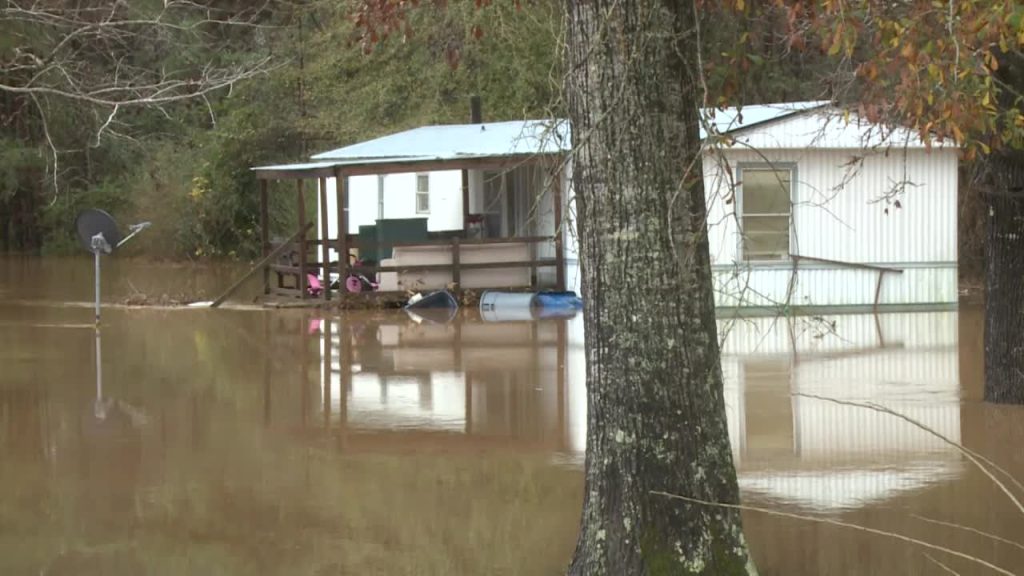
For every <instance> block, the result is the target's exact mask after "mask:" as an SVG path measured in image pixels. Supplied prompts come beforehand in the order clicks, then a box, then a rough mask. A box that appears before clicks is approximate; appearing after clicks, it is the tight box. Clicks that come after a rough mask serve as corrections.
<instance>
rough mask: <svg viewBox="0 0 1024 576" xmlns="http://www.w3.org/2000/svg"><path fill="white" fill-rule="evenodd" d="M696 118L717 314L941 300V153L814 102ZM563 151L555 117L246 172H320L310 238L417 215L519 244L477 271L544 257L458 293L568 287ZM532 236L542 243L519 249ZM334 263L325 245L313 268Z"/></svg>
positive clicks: (408, 250)
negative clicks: (700, 128)
mask: <svg viewBox="0 0 1024 576" xmlns="http://www.w3.org/2000/svg"><path fill="white" fill-rule="evenodd" d="M706 116H708V119H709V122H708V123H707V124H706V128H707V130H708V131H709V132H711V133H712V135H711V136H710V137H709V136H707V135H706V136H705V142H706V143H707V146H706V151H705V153H704V158H703V165H704V182H705V189H706V194H707V204H708V229H709V240H710V248H711V260H712V266H713V269H714V282H715V292H716V303H717V304H718V306H719V307H767V308H777V307H780V306H785V307H817V306H875V307H877V306H884V305H912V304H947V303H953V302H956V299H957V273H956V266H957V264H956V261H957V248H956V222H957V219H956V210H957V152H956V150H955V149H953V148H951V147H942V146H938V145H936V146H931V147H928V146H926V145H925V143H923V142H922V141H921V140H920V139H919V138H918V137H917V136H916V135H914V134H911V133H910V132H908V131H906V130H894V131H885V130H883V129H882V128H881V127H878V126H875V125H872V124H869V123H865V122H861V121H859V119H858V118H857V117H856V116H855V115H850V114H846V113H844V112H842V111H841V110H838V109H836V108H834V107H832V106H830V105H829V104H827V103H821V102H804V103H791V104H776V105H759V106H748V107H744V108H743V109H742V110H739V111H737V110H735V109H729V110H724V111H717V112H716V113H714V114H711V113H708V114H706ZM569 143H570V139H569V135H568V123H567V122H566V121H564V120H539V121H526V122H497V123H485V124H467V125H452V126H426V127H422V128H418V129H415V130H409V131H405V132H400V133H397V134H392V135H390V136H385V137H383V138H377V139H374V140H369V141H366V142H362V143H359V144H355V145H352V146H347V147H345V148H339V149H337V150H332V151H329V152H325V153H322V154H318V155H316V156H314V157H313V160H314V162H313V163H311V164H304V165H291V166H273V167H264V168H260V169H257V170H259V171H261V172H262V173H264V174H266V175H268V176H267V177H276V175H281V174H284V175H286V176H287V175H289V174H292V175H294V174H298V175H299V177H319V182H320V184H319V186H321V187H323V188H324V189H325V191H326V194H321V196H320V197H321V203H324V204H325V206H326V209H322V210H321V211H320V214H321V215H326V218H324V217H323V216H322V217H321V218H320V237H321V238H323V237H326V236H328V234H326V231H325V230H324V226H325V224H326V226H327V228H328V229H329V230H338V223H339V218H342V217H344V219H345V220H346V222H345V223H344V225H343V226H344V228H345V231H346V233H347V235H355V234H359V229H360V226H365V225H369V224H373V223H374V222H378V221H384V220H388V219H396V218H397V219H414V218H423V219H425V229H426V233H429V234H432V235H444V233H448V234H447V235H448V236H458V237H463V238H476V239H481V238H482V239H519V240H523V242H520V243H518V244H515V245H513V244H509V243H505V244H502V245H501V246H499V247H487V248H484V247H477V248H476V250H477V251H478V253H476V255H475V256H470V258H471V259H473V258H475V259H476V260H475V261H476V262H484V261H487V260H488V259H491V263H492V264H493V263H494V261H493V259H495V258H497V259H498V260H497V262H502V261H535V262H536V261H538V259H541V260H544V261H548V260H550V261H552V262H554V261H556V260H557V261H558V264H557V267H554V269H552V267H551V266H547V267H545V268H544V269H543V270H540V269H538V270H537V271H536V273H535V274H534V276H533V278H532V279H528V278H527V275H526V274H525V272H519V273H515V272H513V271H511V269H509V270H500V271H498V272H493V273H492V272H484V271H482V270H477V271H476V272H475V273H476V276H474V277H473V280H472V281H471V282H468V283H467V282H466V280H465V278H463V279H462V280H463V281H462V283H461V285H463V286H464V287H499V286H506V285H524V284H527V283H530V284H531V285H559V286H564V287H565V288H567V289H570V290H576V291H578V290H579V273H578V267H577V251H576V242H575V233H574V222H573V210H572V191H571V189H570V182H571V178H570V174H571V161H570V157H569V154H568V153H569V151H570V145H569ZM537 158H540V159H541V160H542V161H540V162H538V161H535V160H532V159H537ZM447 168H451V169H447ZM375 171H376V172H379V175H378V174H377V173H375ZM303 175H305V176H303ZM292 177H295V176H292ZM339 177H341V178H343V179H344V181H345V183H346V184H347V186H345V187H344V188H345V189H346V193H345V194H344V197H345V198H346V200H344V201H342V204H343V205H347V209H345V210H338V209H337V202H338V201H337V198H339V197H341V195H340V194H339V193H338V192H339V190H338V186H337V182H338V181H339ZM563 215H564V218H563V217H562V216H563ZM558 222H563V223H564V224H565V226H556V223H558ZM563 232H565V233H564V234H563ZM545 236H546V237H549V238H554V239H553V240H552V241H548V242H539V241H538V242H535V243H534V240H537V239H538V238H541V237H545ZM339 243H340V242H339ZM332 244H333V245H336V244H337V243H333V242H332ZM530 246H533V247H530ZM456 250H458V248H456ZM472 250H473V249H470V251H471V252H472ZM451 252H452V250H451V248H450V247H445V248H427V247H426V246H424V247H416V246H405V247H403V248H402V249H401V250H399V251H398V252H396V255H395V260H396V261H398V260H401V262H399V264H402V265H409V264H411V263H413V262H418V263H421V264H425V265H433V266H436V265H441V264H444V263H451V262H452V261H453V257H452V255H451ZM335 259H337V253H336V252H334V251H333V250H331V252H330V256H329V258H328V260H335ZM463 261H464V262H465V261H466V260H463ZM394 263H395V262H393V261H392V262H388V264H394ZM482 265H484V266H486V265H487V264H482ZM385 267H389V266H385ZM390 268H392V269H393V268H395V266H390ZM555 276H561V277H560V278H557V279H556V278H555ZM390 280H391V282H390V283H389V287H391V288H394V289H407V288H411V287H421V288H436V287H443V286H444V285H446V284H448V283H450V282H451V281H452V280H453V275H452V274H451V273H448V272H422V271H421V272H417V273H412V274H402V273H399V274H398V275H397V278H395V277H392V278H391V279H390ZM559 280H560V281H559ZM414 285H415V286H414Z"/></svg>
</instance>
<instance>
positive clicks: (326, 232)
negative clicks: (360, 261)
mask: <svg viewBox="0 0 1024 576" xmlns="http://www.w3.org/2000/svg"><path fill="white" fill-rule="evenodd" d="M318 183H319V185H320V274H321V282H320V284H321V285H322V286H323V297H324V300H330V299H331V263H330V260H331V241H330V238H331V227H330V225H329V224H328V222H327V178H324V177H323V176H321V177H320V180H319V182H318Z"/></svg>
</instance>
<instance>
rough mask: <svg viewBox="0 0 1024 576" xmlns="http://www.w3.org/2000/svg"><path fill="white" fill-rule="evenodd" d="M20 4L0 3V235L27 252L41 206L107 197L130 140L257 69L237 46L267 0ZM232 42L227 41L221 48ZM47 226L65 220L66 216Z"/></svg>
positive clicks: (261, 17)
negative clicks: (84, 196) (249, 0)
mask: <svg viewBox="0 0 1024 576" xmlns="http://www.w3.org/2000/svg"><path fill="white" fill-rule="evenodd" d="M205 4H206V5H204V3H197V2H191V1H187V0H168V1H164V0H159V1H157V0H144V1H141V2H131V3H128V2H108V1H91V2H89V1H87V2H81V1H74V2H73V1H70V0H52V1H48V2H22V1H19V0H7V1H5V2H4V3H3V4H2V6H0V38H2V40H0V183H2V184H0V223H2V225H3V228H2V232H3V233H2V234H0V242H3V244H4V245H5V246H6V247H8V248H15V249H35V248H38V247H39V246H40V245H41V244H42V242H43V234H44V233H45V228H46V226H45V224H44V223H43V222H41V219H44V218H45V213H46V211H47V209H52V208H58V209H59V208H61V207H64V208H66V209H65V210H63V211H61V210H57V212H58V213H59V214H60V217H61V218H62V219H63V218H65V217H67V215H68V213H73V212H72V211H73V210H74V209H75V206H77V205H78V200H79V198H77V196H79V195H80V193H81V192H82V191H83V190H91V191H92V192H94V194H93V195H92V196H93V197H94V198H92V199H98V200H106V201H107V202H104V203H106V204H110V203H111V200H113V199H112V198H109V197H108V196H116V195H117V194H116V192H115V191H114V190H112V188H116V187H117V181H116V178H112V177H111V173H115V174H123V173H124V172H126V171H127V170H128V169H129V168H130V167H131V165H132V162H133V161H134V160H136V159H137V155H136V154H134V153H133V151H132V148H133V147H135V146H136V145H138V144H139V138H152V135H153V134H154V133H161V132H168V131H171V130H173V129H174V125H175V123H176V122H178V121H179V120H178V119H179V118H181V117H183V116H190V115H191V116H199V117H201V118H203V117H205V119H206V121H207V122H212V121H214V118H213V117H212V114H213V102H214V101H215V99H216V98H218V97H220V96H222V95H223V94H225V93H227V92H228V91H229V90H230V89H231V87H233V86H234V85H235V84H237V83H238V82H241V81H243V80H246V79H250V78H254V77H257V76H260V75H263V74H265V73H266V72H267V71H268V70H270V66H271V59H270V57H269V56H267V55H266V54H265V53H259V51H256V52H257V53H256V55H253V56H250V55H246V54H245V52H247V50H239V49H238V48H239V43H240V42H241V40H242V39H245V42H244V43H243V44H245V47H246V48H248V47H251V46H252V44H251V42H252V38H253V36H254V33H255V32H259V31H260V30H262V29H263V28H264V26H265V23H266V20H267V18H268V10H269V8H271V5H270V3H264V4H262V5H259V6H257V7H251V6H250V5H248V4H246V3H238V5H236V6H231V5H229V3H224V2H207V3H205ZM232 48H234V49H232ZM58 225H62V227H67V223H66V222H62V223H60V224H58Z"/></svg>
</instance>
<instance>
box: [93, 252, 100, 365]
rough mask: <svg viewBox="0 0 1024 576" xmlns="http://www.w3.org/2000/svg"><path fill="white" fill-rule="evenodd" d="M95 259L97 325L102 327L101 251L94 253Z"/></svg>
mask: <svg viewBox="0 0 1024 576" xmlns="http://www.w3.org/2000/svg"><path fill="white" fill-rule="evenodd" d="M92 254H93V258H94V260H95V261H96V268H95V274H94V276H95V277H96V325H97V326H99V325H100V251H99V250H96V251H94V252H93V253H92ZM97 349H98V348H97Z"/></svg>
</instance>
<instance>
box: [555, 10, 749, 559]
mask: <svg viewBox="0 0 1024 576" xmlns="http://www.w3.org/2000/svg"><path fill="white" fill-rule="evenodd" d="M567 10H568V17H567V26H568V31H567V32H568V33H567V50H568V54H567V57H568V59H569V74H568V77H567V80H566V82H567V85H566V93H567V95H568V103H569V116H570V118H571V120H572V132H573V147H574V158H573V186H574V190H575V194H576V196H575V201H576V210H577V214H578V219H577V221H578V226H579V235H580V250H581V267H582V269H583V278H582V279H583V294H584V302H585V308H584V322H585V327H586V350H587V408H588V414H587V425H588V430H587V456H586V489H585V495H584V507H583V514H582V519H581V527H580V536H579V540H578V542H577V546H576V553H575V556H574V559H573V562H572V565H571V567H570V574H573V575H584V574H586V575H604V574H614V575H634V574H644V575H660V574H716V575H730V574H747V572H748V560H747V549H746V545H745V543H744V540H743V534H742V527H741V524H740V516H739V514H738V512H736V511H735V510H727V509H723V508H720V507H713V506H701V505H697V504H690V503H687V502H684V501H681V500H674V499H667V498H665V497H664V496H659V495H655V494H652V492H653V491H664V492H668V493H672V494H679V495H683V496H689V497H693V498H698V499H701V500H706V501H713V502H728V503H735V502H737V501H738V489H737V484H736V472H735V469H734V467H733V462H732V452H731V450H730V446H729V437H728V431H727V426H726V417H725V404H724V400H723V390H722V373H721V366H720V363H719V350H718V338H717V329H716V326H715V310H714V300H713V297H712V287H711V264H710V259H709V255H708V244H707V229H706V226H705V202H704V190H703V182H702V176H701V165H700V146H701V144H700V139H699V133H698V120H699V119H698V106H699V98H698V88H697V87H698V86H699V85H700V79H699V65H698V59H697V50H698V46H699V36H698V34H697V28H696V26H695V24H696V22H695V17H696V13H695V6H694V4H693V1H692V0H691V1H666V0H663V1H652V0H644V1H630V2H614V1H605V0H592V1H573V0H568V2H567Z"/></svg>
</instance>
